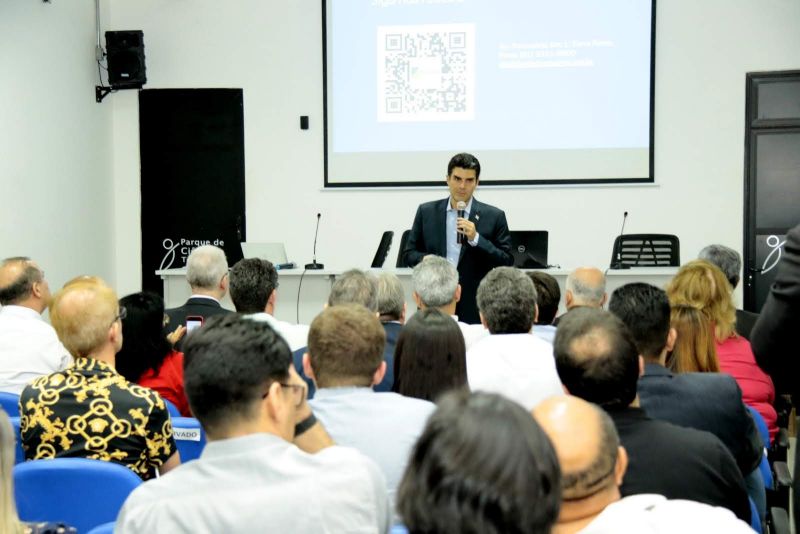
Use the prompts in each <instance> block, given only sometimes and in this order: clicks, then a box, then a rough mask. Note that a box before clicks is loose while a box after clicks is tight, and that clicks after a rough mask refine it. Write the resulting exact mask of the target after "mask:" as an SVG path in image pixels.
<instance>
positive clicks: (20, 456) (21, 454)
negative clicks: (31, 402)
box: [9, 417, 25, 464]
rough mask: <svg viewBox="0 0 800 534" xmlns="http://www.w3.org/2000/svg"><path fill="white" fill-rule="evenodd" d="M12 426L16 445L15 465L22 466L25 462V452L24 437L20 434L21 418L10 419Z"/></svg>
mask: <svg viewBox="0 0 800 534" xmlns="http://www.w3.org/2000/svg"><path fill="white" fill-rule="evenodd" d="M9 419H10V420H11V426H12V427H14V435H15V436H16V440H15V441H16V445H15V447H14V463H15V464H21V463H22V462H24V461H25V451H24V450H22V436H21V435H20V433H19V417H9Z"/></svg>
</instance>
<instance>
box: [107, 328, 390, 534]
mask: <svg viewBox="0 0 800 534" xmlns="http://www.w3.org/2000/svg"><path fill="white" fill-rule="evenodd" d="M185 351H186V352H185V358H186V360H185V362H186V368H185V381H186V395H187V397H188V398H189V404H190V405H191V407H192V413H194V415H195V416H196V417H197V418H198V419H199V420H200V423H201V424H202V426H203V429H204V430H205V431H206V434H207V437H208V444H207V445H206V447H205V449H204V450H203V453H202V455H201V456H200V458H199V459H198V460H195V461H192V462H188V463H187V464H184V465H182V466H181V467H179V468H178V469H176V470H175V471H173V472H172V473H170V474H169V476H163V477H161V478H159V479H157V480H152V481H150V482H148V483H147V484H143V485H142V486H140V487H139V488H137V489H136V490H135V491H134V492H133V493H132V494H131V495H130V497H129V498H128V500H127V501H126V502H125V505H124V506H123V508H122V511H121V512H120V515H119V517H118V518H117V523H116V527H115V529H114V532H119V533H123V534H125V533H136V534H138V533H140V532H170V533H172V532H175V533H183V532H186V533H190V532H191V533H194V532H248V531H270V532H292V533H301V534H302V533H317V532H357V533H385V532H386V531H387V530H388V528H389V515H388V514H389V510H388V505H387V498H386V487H385V485H386V482H385V480H384V477H383V475H382V474H381V473H380V470H379V469H378V467H377V466H376V465H375V464H374V463H373V462H372V461H371V460H369V459H368V458H365V457H364V456H363V455H362V454H361V453H359V452H357V451H355V450H352V449H348V448H345V447H339V446H335V445H333V442H332V441H331V439H330V436H329V435H328V434H327V432H326V431H325V429H324V428H323V427H322V425H321V424H320V423H319V422H317V421H316V419H315V418H314V415H313V414H312V413H311V410H310V408H309V406H308V403H307V401H306V388H305V385H304V384H303V382H302V380H300V377H299V376H298V375H297V373H296V372H295V371H294V366H293V365H292V356H291V352H289V347H288V346H287V345H286V342H285V341H284V340H283V339H282V338H281V337H280V336H279V335H278V334H277V333H276V332H275V331H274V330H273V329H272V328H270V326H269V325H268V324H267V323H264V322H259V321H253V320H251V319H249V318H247V317H242V316H238V315H227V316H224V317H215V318H213V319H211V320H210V321H209V322H208V323H207V324H206V325H205V326H204V327H203V328H201V329H199V330H198V331H197V332H195V333H193V334H192V335H191V336H189V338H188V339H187V342H186V346H185Z"/></svg>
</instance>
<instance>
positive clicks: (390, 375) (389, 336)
mask: <svg viewBox="0 0 800 534" xmlns="http://www.w3.org/2000/svg"><path fill="white" fill-rule="evenodd" d="M382 324H383V331H384V332H385V333H386V345H384V347H383V361H385V362H386V374H385V375H383V380H381V383H380V384H378V385H377V386H375V387H373V388H372V389H374V390H375V391H392V386H393V385H394V348H395V347H396V346H397V338H398V336H400V330H402V328H403V325H401V324H400V323H394V322H386V323H382Z"/></svg>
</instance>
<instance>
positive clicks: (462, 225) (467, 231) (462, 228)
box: [456, 217, 478, 241]
mask: <svg viewBox="0 0 800 534" xmlns="http://www.w3.org/2000/svg"><path fill="white" fill-rule="evenodd" d="M456 231H457V232H458V233H459V234H464V235H465V236H467V240H469V241H475V236H476V235H478V231H477V230H475V223H474V222H472V221H470V220H469V219H463V218H461V217H459V218H458V219H456Z"/></svg>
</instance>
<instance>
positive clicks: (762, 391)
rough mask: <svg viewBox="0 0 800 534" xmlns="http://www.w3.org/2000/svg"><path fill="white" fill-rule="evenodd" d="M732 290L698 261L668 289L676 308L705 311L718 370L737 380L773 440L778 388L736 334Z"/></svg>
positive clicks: (721, 276)
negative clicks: (713, 342) (713, 340)
mask: <svg viewBox="0 0 800 534" xmlns="http://www.w3.org/2000/svg"><path fill="white" fill-rule="evenodd" d="M732 293H733V288H732V287H731V285H730V283H729V282H728V280H727V278H725V275H724V274H723V273H722V271H721V270H720V269H719V268H717V266H715V265H713V264H711V263H709V262H707V261H704V260H695V261H691V262H689V263H687V264H686V265H684V266H683V267H681V268H680V270H679V271H678V274H676V275H675V278H673V279H672V281H671V282H670V283H669V285H668V286H667V294H668V295H669V301H670V304H671V305H672V306H673V307H678V306H690V307H695V308H698V309H700V310H702V312H703V316H704V318H705V320H706V321H707V322H708V323H707V324H708V327H709V328H711V329H713V331H714V338H715V348H716V352H717V359H718V360H719V369H720V371H722V372H723V373H728V374H729V375H731V376H733V378H734V379H736V382H737V383H738V384H739V387H740V388H741V390H742V398H743V400H744V403H745V404H747V405H748V406H752V407H753V408H755V409H756V411H758V413H760V414H761V416H762V417H763V418H764V421H766V423H767V427H768V428H769V435H770V439H772V438H773V437H774V436H775V434H776V433H777V432H778V426H777V420H778V415H777V412H776V411H775V407H774V406H773V403H774V402H775V386H774V385H773V384H772V379H771V378H770V377H769V375H768V374H766V373H765V372H764V371H762V370H761V368H760V367H759V366H758V364H757V363H756V360H755V356H754V355H753V349H752V348H751V347H750V342H749V341H747V339H745V338H743V337H741V336H740V335H739V334H737V333H736V307H735V306H734V305H733V297H732Z"/></svg>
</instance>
